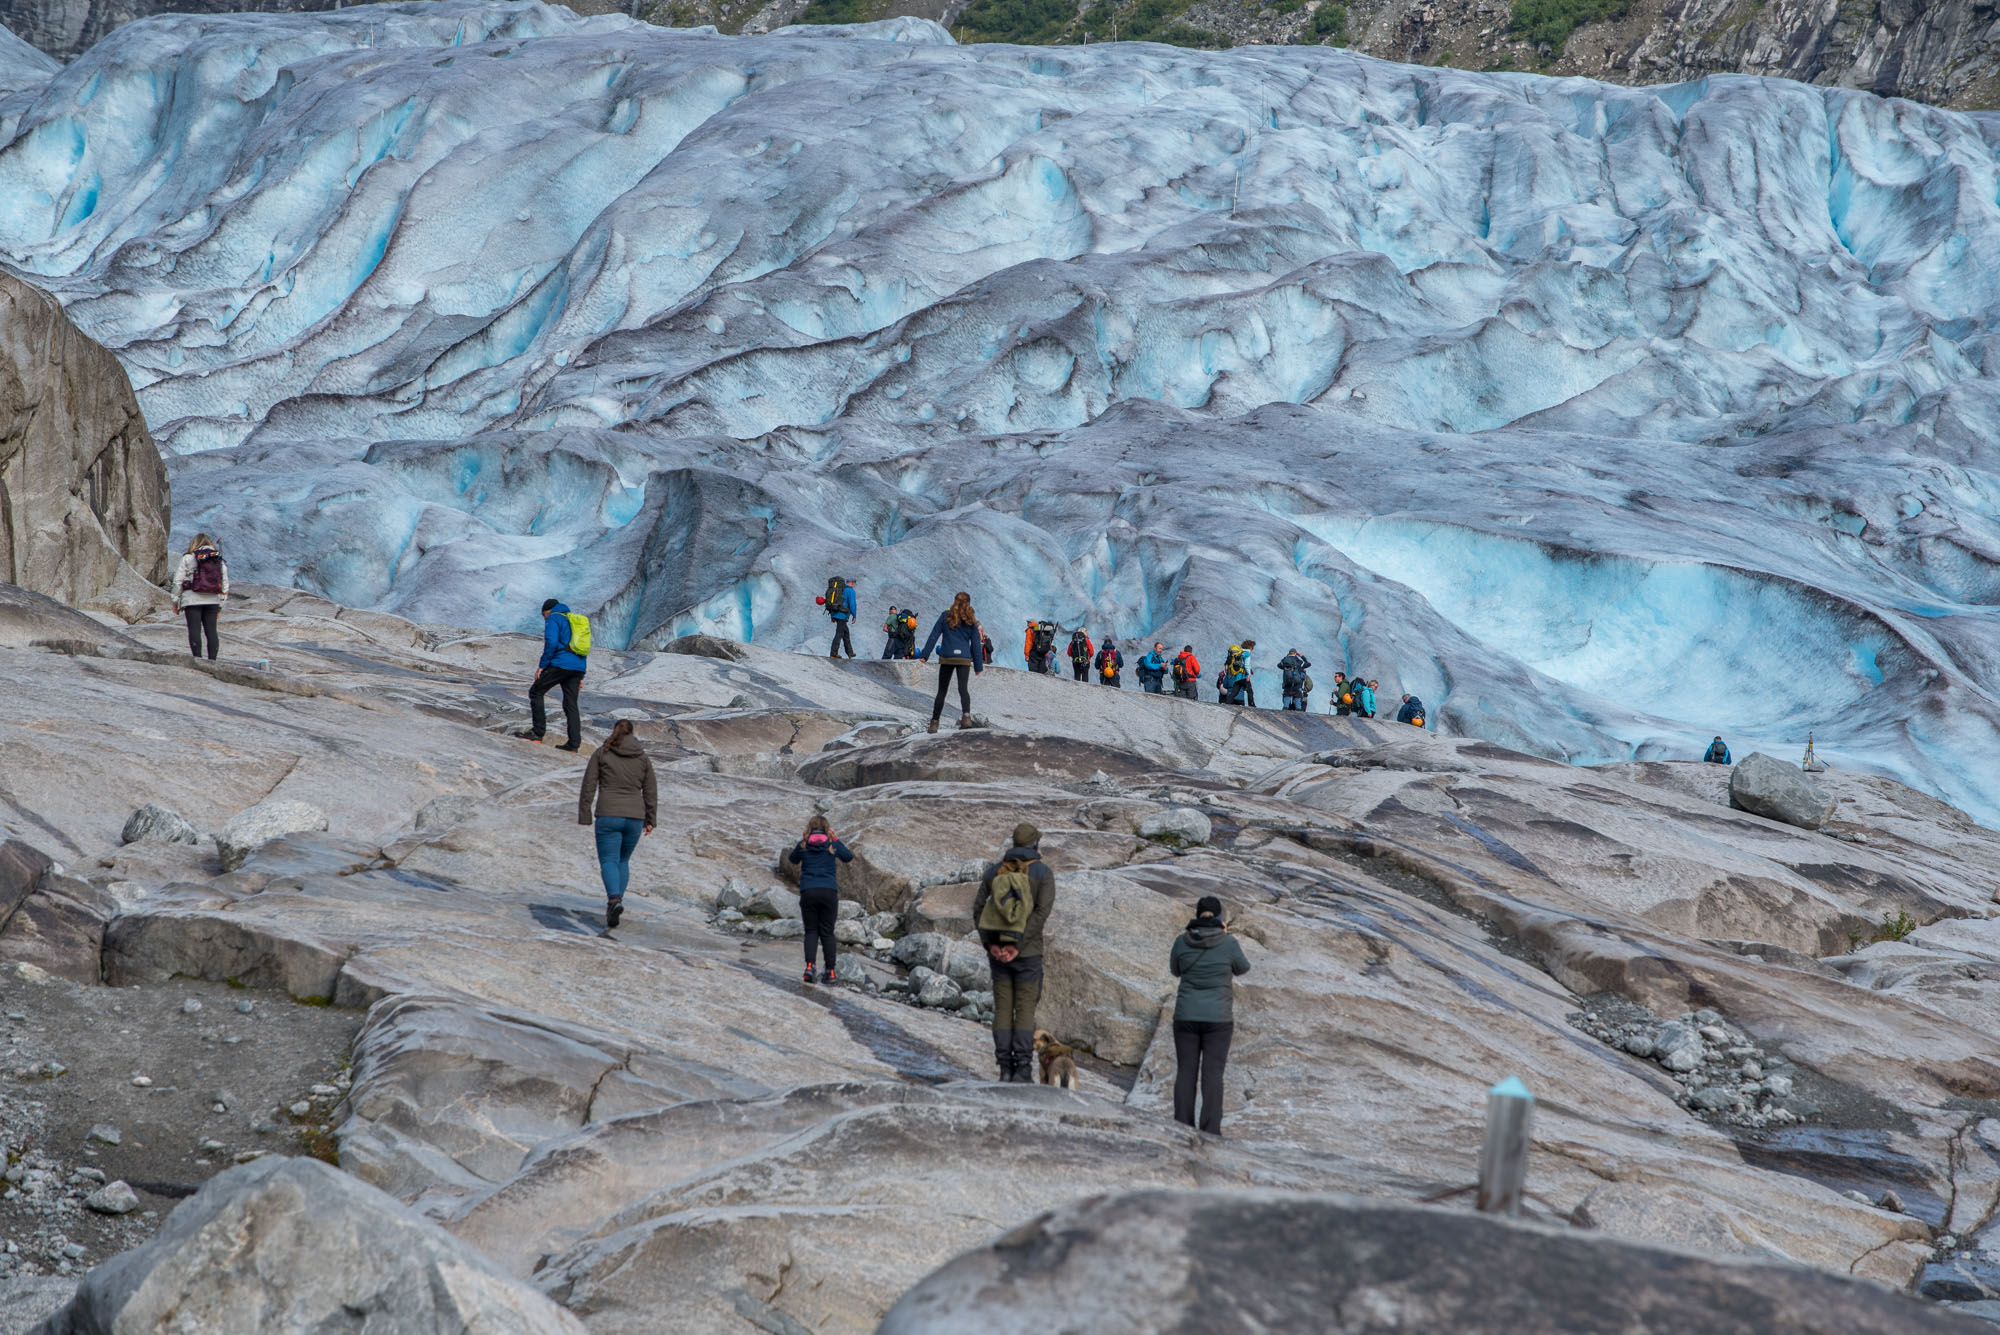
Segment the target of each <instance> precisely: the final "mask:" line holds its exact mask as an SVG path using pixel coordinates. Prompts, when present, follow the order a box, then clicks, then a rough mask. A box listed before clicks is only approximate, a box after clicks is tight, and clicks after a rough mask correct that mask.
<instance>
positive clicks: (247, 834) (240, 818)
mask: <svg viewBox="0 0 2000 1335" xmlns="http://www.w3.org/2000/svg"><path fill="white" fill-rule="evenodd" d="M327 824H328V822H327V819H326V813H325V812H324V811H321V810H320V809H319V808H318V807H315V806H308V805H307V804H306V803H304V802H287V801H276V802H271V801H266V802H259V803H258V804H257V805H256V806H254V807H250V808H248V809H247V810H244V811H239V812H237V813H236V814H235V815H234V816H232V817H230V818H229V823H228V824H227V825H225V826H223V827H222V828H221V829H220V830H218V831H217V832H216V835H215V848H216V851H217V852H218V853H220V854H221V855H222V869H223V870H224V871H235V870H236V869H237V868H238V867H241V866H242V865H243V864H244V863H245V862H246V861H248V860H249V857H250V855H251V854H252V853H255V852H256V851H257V850H258V849H260V848H262V847H263V846H264V845H265V844H268V843H270V842H271V841H272V840H273V839H282V838H284V837H285V836H286V835H288V834H305V833H308V832H312V831H318V830H324V829H326V828H327Z"/></svg>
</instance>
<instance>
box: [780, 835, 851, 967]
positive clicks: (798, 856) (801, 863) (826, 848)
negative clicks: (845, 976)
mask: <svg viewBox="0 0 2000 1335" xmlns="http://www.w3.org/2000/svg"><path fill="white" fill-rule="evenodd" d="M791 860H792V865H793V866H795V867H797V868H798V869H799V916H800V917H801V918H803V919H804V920H805V925H806V981H807V982H808V983H812V982H817V981H819V980H818V979H817V978H815V977H814V976H813V955H814V948H815V947H817V948H818V953H819V954H820V955H823V956H825V958H826V981H827V982H829V983H833V982H838V981H839V979H838V977H837V976H836V975H835V973H834V967H833V961H834V943H833V924H834V922H835V921H836V920H837V919H838V918H839V917H840V876H839V873H840V864H841V863H843V862H852V861H854V854H853V853H851V852H849V851H848V848H847V845H846V844H843V843H841V842H840V840H838V839H836V838H834V837H833V826H831V825H829V824H827V820H826V817H824V816H814V817H813V818H812V819H811V820H809V821H807V822H806V832H805V834H804V835H802V836H800V838H799V841H798V842H797V843H796V844H793V845H792V853H791Z"/></svg>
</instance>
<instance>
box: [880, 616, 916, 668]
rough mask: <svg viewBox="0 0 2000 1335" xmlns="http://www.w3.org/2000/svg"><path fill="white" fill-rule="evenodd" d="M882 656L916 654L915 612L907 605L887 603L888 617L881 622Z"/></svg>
mask: <svg viewBox="0 0 2000 1335" xmlns="http://www.w3.org/2000/svg"><path fill="white" fill-rule="evenodd" d="M882 634H883V635H885V636H887V637H888V638H886V639H885V640H883V641H882V657H884V658H915V657H916V656H917V614H916V613H915V612H913V611H911V610H910V609H909V608H907V607H897V606H896V605H895V604H894V603H891V604H890V605H889V619H888V620H887V621H884V622H883V623H882Z"/></svg>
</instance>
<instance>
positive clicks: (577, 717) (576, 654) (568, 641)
mask: <svg viewBox="0 0 2000 1335" xmlns="http://www.w3.org/2000/svg"><path fill="white" fill-rule="evenodd" d="M584 624H585V625H588V624H589V623H588V622H585V623H584ZM589 654H590V649H589V647H588V646H587V645H579V644H578V643H577V642H576V623H575V622H573V621H571V620H570V611H569V608H567V607H565V606H563V604H562V603H561V602H560V601H559V600H557V599H555V598H551V599H549V600H548V601H547V602H545V603H543V604H542V661H541V663H540V665H539V666H537V667H536V669H535V681H534V684H533V685H532V686H530V687H528V718H529V726H528V730H527V731H526V732H517V733H515V734H514V735H515V736H516V737H525V738H527V739H528V740H529V741H531V742H539V741H541V740H542V736H543V734H545V733H546V732H547V731H548V728H549V715H548V707H547V705H546V704H544V703H543V697H544V696H546V695H547V694H548V693H549V692H550V691H553V690H555V689H556V688H557V687H561V688H562V702H563V722H564V723H565V724H567V725H568V727H569V736H568V738H567V739H566V740H565V741H564V742H563V744H562V745H561V746H559V747H557V748H556V749H557V750H559V751H576V750H581V749H582V747H583V717H582V715H581V714H580V713H579V712H578V706H577V698H578V696H580V695H581V694H582V692H583V676H584V673H585V672H587V671H589V669H590V663H589V661H588V658H589Z"/></svg>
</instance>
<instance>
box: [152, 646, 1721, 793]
mask: <svg viewBox="0 0 2000 1335" xmlns="http://www.w3.org/2000/svg"><path fill="white" fill-rule="evenodd" d="M189 634H190V635H192V634H193V632H192V631H190V632H189ZM210 657H214V655H212V654H211V655H210ZM1702 759H1703V760H1704V761H1706V762H1708V763H1709V764H1711V765H1727V764H1728V763H1729V748H1728V747H1727V746H1724V745H1723V744H1722V739H1721V738H1720V737H1718V738H1716V739H1715V740H1714V741H1712V742H1710V743H1709V744H1708V754H1707V755H1705V756H1703V757H1702Z"/></svg>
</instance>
